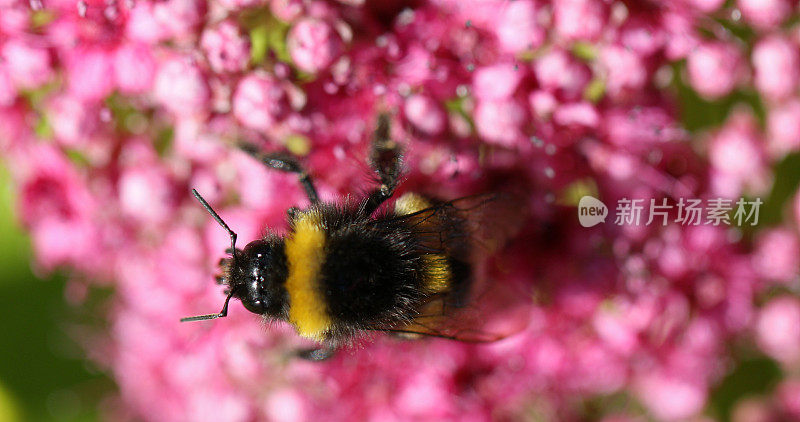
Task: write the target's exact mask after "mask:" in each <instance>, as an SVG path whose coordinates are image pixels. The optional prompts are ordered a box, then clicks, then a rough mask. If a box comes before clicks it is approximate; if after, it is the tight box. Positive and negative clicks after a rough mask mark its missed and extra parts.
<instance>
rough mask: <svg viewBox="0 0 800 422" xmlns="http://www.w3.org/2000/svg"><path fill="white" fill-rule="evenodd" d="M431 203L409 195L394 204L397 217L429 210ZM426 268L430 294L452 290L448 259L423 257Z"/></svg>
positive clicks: (414, 194) (420, 197) (428, 255)
mask: <svg viewBox="0 0 800 422" xmlns="http://www.w3.org/2000/svg"><path fill="white" fill-rule="evenodd" d="M430 206H431V203H430V202H428V201H427V200H426V199H425V198H423V197H422V196H420V195H417V194H416V193H407V194H405V195H403V196H401V197H400V198H398V199H397V201H396V202H395V203H394V213H395V214H397V215H407V214H413V213H415V212H418V211H422V210H424V209H425V208H429V207H430ZM422 263H423V266H424V267H425V275H424V277H425V288H426V290H427V291H428V292H429V293H442V292H446V291H447V290H449V289H450V265H449V264H448V263H447V257H446V256H444V255H441V254H426V255H422Z"/></svg>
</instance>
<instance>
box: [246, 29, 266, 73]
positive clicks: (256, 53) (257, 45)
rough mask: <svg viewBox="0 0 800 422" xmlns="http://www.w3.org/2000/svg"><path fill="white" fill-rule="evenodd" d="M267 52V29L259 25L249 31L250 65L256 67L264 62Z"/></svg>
mask: <svg viewBox="0 0 800 422" xmlns="http://www.w3.org/2000/svg"><path fill="white" fill-rule="evenodd" d="M268 51H269V28H268V27H267V25H259V26H256V27H255V28H252V29H250V63H252V64H254V65H257V64H259V63H261V62H263V61H264V59H265V58H266V57H267V52H268Z"/></svg>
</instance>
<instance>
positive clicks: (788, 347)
mask: <svg viewBox="0 0 800 422" xmlns="http://www.w3.org/2000/svg"><path fill="white" fill-rule="evenodd" d="M797 321H800V302H798V300H797V299H796V298H794V297H789V296H783V297H778V298H775V299H772V300H771V301H770V302H769V303H767V304H766V305H765V306H764V307H763V308H762V309H761V311H760V312H759V314H758V320H757V321H756V327H755V328H756V340H757V343H758V345H759V347H761V350H763V351H764V352H765V353H766V354H768V355H770V356H771V357H773V358H775V359H777V360H779V361H781V362H783V363H786V364H791V363H795V362H797V361H798V359H799V358H800V324H798V323H797Z"/></svg>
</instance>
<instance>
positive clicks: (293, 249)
mask: <svg viewBox="0 0 800 422" xmlns="http://www.w3.org/2000/svg"><path fill="white" fill-rule="evenodd" d="M324 249H325V231H324V230H323V227H322V225H321V223H320V216H319V214H318V213H317V212H313V211H312V212H308V213H303V214H300V215H299V216H298V217H297V219H296V220H295V225H294V232H293V233H292V234H291V235H290V236H289V237H288V238H287V239H286V261H287V263H288V267H289V275H288V277H287V278H286V291H287V292H288V293H289V322H290V323H291V324H292V325H294V327H295V329H296V330H297V333H298V334H299V335H301V336H303V337H306V338H310V339H314V340H317V341H320V340H323V339H324V338H325V332H326V331H327V330H328V329H329V328H330V327H331V318H330V316H329V315H328V307H327V306H326V304H325V299H324V297H323V296H322V291H321V290H320V286H319V275H320V270H321V268H322V263H323V261H324V259H325V251H324Z"/></svg>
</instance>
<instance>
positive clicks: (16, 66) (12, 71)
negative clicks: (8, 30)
mask: <svg viewBox="0 0 800 422" xmlns="http://www.w3.org/2000/svg"><path fill="white" fill-rule="evenodd" d="M0 59H2V60H0V61H4V62H5V68H6V71H7V72H8V75H9V77H10V78H11V80H12V81H14V84H16V85H17V86H18V87H20V88H22V89H32V88H36V87H38V86H40V85H42V84H43V83H45V82H47V81H48V80H50V78H51V77H52V75H53V71H52V69H51V68H50V54H49V53H48V52H47V50H45V49H43V48H39V47H34V46H32V45H29V44H27V43H25V42H23V41H22V40H20V39H10V40H8V41H6V42H5V44H3V46H2V50H0Z"/></svg>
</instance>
